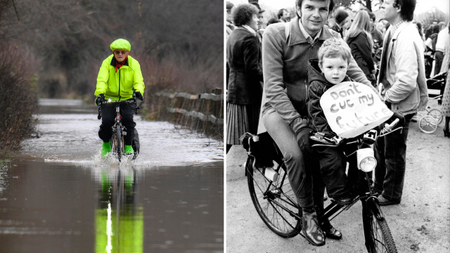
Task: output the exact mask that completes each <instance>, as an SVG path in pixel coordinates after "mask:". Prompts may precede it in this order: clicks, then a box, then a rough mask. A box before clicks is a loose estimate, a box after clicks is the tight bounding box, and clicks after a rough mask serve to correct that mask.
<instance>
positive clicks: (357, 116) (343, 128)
mask: <svg viewBox="0 0 450 253" xmlns="http://www.w3.org/2000/svg"><path fill="white" fill-rule="evenodd" d="M320 106H321V107H322V110H323V112H324V114H325V117H326V118H327V121H328V124H329V125H330V127H331V129H332V130H333V131H334V132H335V133H336V134H337V135H338V136H340V137H342V138H353V137H356V136H358V135H360V134H363V133H365V132H366V131H368V130H370V129H372V128H374V127H376V126H378V125H380V124H382V123H383V122H385V121H386V120H387V119H389V118H390V117H391V116H392V115H393V114H394V113H393V112H392V111H391V110H389V109H388V108H387V106H386V105H385V104H384V103H383V101H382V100H381V99H380V98H379V96H378V94H377V93H376V92H375V90H373V89H371V88H370V87H369V86H367V85H364V84H362V83H358V82H342V83H340V84H336V85H334V86H333V87H331V88H330V89H328V90H327V91H326V92H325V93H324V94H323V95H322V97H321V99H320Z"/></svg>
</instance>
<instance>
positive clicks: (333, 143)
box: [310, 118, 403, 147]
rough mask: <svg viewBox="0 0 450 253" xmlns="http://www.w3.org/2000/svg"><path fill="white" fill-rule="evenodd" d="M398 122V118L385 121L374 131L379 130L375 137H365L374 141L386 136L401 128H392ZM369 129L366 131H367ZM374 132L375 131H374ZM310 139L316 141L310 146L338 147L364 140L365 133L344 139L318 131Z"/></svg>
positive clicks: (401, 127)
mask: <svg viewBox="0 0 450 253" xmlns="http://www.w3.org/2000/svg"><path fill="white" fill-rule="evenodd" d="M399 122H400V119H399V118H396V119H395V120H394V121H392V122H391V123H390V124H389V123H386V124H385V125H384V128H383V129H381V130H379V131H376V130H375V131H376V132H379V134H378V135H377V136H376V137H375V138H367V139H368V140H372V141H373V142H375V141H376V140H377V139H378V138H380V137H383V136H386V135H388V134H391V133H393V132H395V131H399V130H401V129H403V126H400V127H397V128H395V129H394V127H395V126H396V125H397V124H398V123H399ZM370 131H374V130H370ZM370 131H368V132H366V133H369V132H370ZM375 134H376V133H375ZM310 139H311V140H313V141H314V142H316V144H312V145H311V147H338V146H340V145H342V144H352V143H357V142H358V140H360V139H361V140H363V141H365V140H366V138H365V134H362V135H360V136H359V137H356V140H354V139H355V138H350V139H344V138H341V137H333V138H327V137H325V135H324V133H320V132H316V133H314V135H311V136H310Z"/></svg>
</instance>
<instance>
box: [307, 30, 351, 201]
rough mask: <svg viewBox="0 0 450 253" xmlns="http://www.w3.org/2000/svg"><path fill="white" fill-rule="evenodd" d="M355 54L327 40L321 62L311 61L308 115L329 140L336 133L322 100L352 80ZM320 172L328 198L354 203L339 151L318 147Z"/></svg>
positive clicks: (337, 42)
mask: <svg viewBox="0 0 450 253" xmlns="http://www.w3.org/2000/svg"><path fill="white" fill-rule="evenodd" d="M350 57H351V51H350V48H349V47H348V45H347V44H346V43H345V42H344V41H343V40H342V39H338V38H330V39H327V40H325V42H324V43H323V44H322V46H321V47H320V49H319V51H318V60H310V64H309V69H308V82H309V89H308V113H309V115H310V119H311V120H310V123H311V125H312V128H313V130H315V131H317V132H320V133H323V134H324V135H325V136H326V137H328V138H333V137H335V136H336V134H335V133H334V132H333V131H332V130H331V128H330V126H329V125H328V122H327V119H326V118H325V114H324V112H323V110H322V107H321V106H320V98H321V96H322V94H323V93H325V91H326V90H328V89H329V88H330V87H332V86H333V85H335V84H339V83H341V82H342V81H350V78H349V77H347V76H346V73H347V68H348V64H349V60H350ZM316 151H317V154H318V159H319V164H320V172H321V174H322V178H323V181H324V183H325V186H326V189H327V193H328V196H329V197H331V198H333V199H334V200H335V201H337V202H338V203H339V204H341V205H345V204H349V203H350V202H351V201H352V198H351V197H350V194H349V190H348V189H347V176H346V174H345V168H346V159H345V156H344V153H343V151H342V150H340V149H339V148H337V147H336V148H334V147H317V148H316Z"/></svg>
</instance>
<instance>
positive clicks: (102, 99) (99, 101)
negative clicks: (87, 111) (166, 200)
mask: <svg viewBox="0 0 450 253" xmlns="http://www.w3.org/2000/svg"><path fill="white" fill-rule="evenodd" d="M103 102H105V94H103V93H102V94H99V95H98V96H97V98H96V99H95V104H96V105H101V104H102V103H103Z"/></svg>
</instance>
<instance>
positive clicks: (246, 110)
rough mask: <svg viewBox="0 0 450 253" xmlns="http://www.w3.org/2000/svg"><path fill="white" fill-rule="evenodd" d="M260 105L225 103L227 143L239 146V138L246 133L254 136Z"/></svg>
mask: <svg viewBox="0 0 450 253" xmlns="http://www.w3.org/2000/svg"><path fill="white" fill-rule="evenodd" d="M260 107H261V105H258V104H256V105H237V104H230V103H227V118H226V124H227V125H226V129H227V137H226V138H227V142H226V144H229V145H240V144H241V142H240V141H239V138H240V137H241V136H242V135H243V134H245V133H246V132H250V133H252V134H256V131H257V130H258V121H259V112H260Z"/></svg>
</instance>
